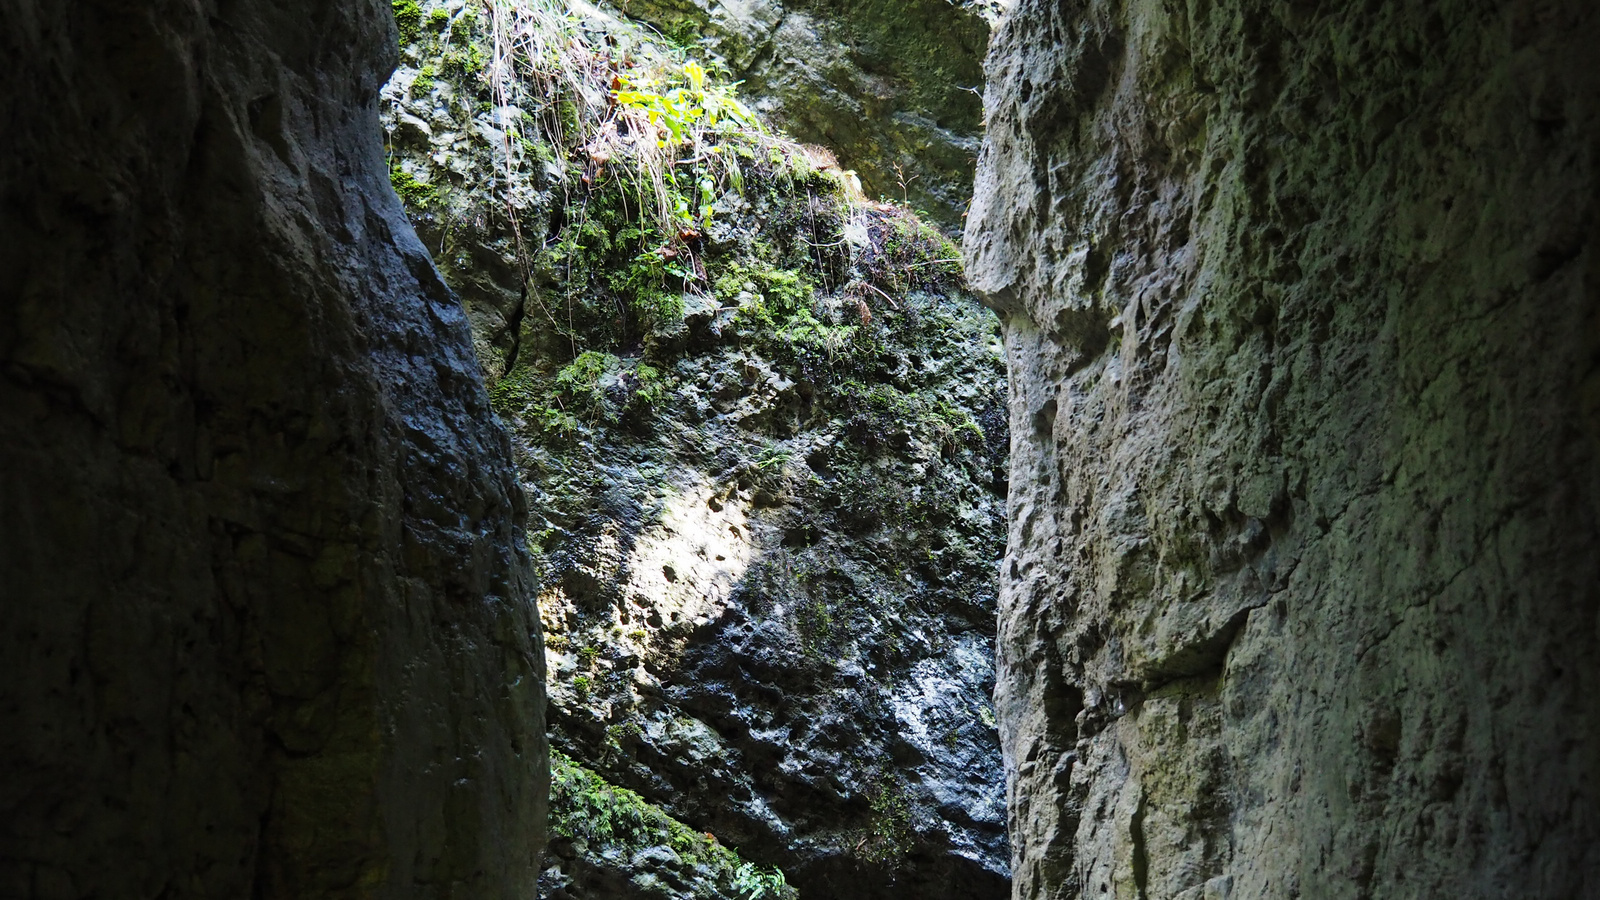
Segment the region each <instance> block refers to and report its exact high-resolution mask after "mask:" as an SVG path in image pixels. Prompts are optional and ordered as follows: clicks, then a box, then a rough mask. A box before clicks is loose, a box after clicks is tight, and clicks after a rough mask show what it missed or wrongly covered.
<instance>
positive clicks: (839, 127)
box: [616, 0, 1010, 225]
mask: <svg viewBox="0 0 1600 900" xmlns="http://www.w3.org/2000/svg"><path fill="white" fill-rule="evenodd" d="M1009 3H1010V0H961V2H952V0H865V2H863V0H850V2H844V0H619V2H617V4H616V5H617V6H618V7H619V8H621V9H622V10H623V11H624V12H626V13H628V14H629V15H631V16H637V17H639V18H641V19H644V20H646V21H648V22H650V23H652V24H654V25H656V26H657V27H659V28H660V29H661V30H662V31H663V32H665V33H667V34H668V35H670V36H672V37H674V38H676V39H678V40H680V41H683V42H685V43H698V44H700V45H702V46H704V47H705V48H706V49H708V50H710V51H712V52H713V53H715V54H716V55H717V56H718V57H719V58H720V59H722V60H723V61H724V63H725V64H726V65H727V67H728V69H729V70H730V71H731V72H732V73H733V75H734V77H735V78H739V79H742V80H743V81H744V91H745V93H746V94H748V95H750V96H751V97H753V98H756V99H757V102H758V104H759V105H760V106H761V107H762V109H763V111H764V112H766V113H767V114H768V115H769V116H770V117H771V118H772V119H773V121H774V122H776V123H777V124H779V125H781V126H783V127H784V128H785V129H786V130H787V131H788V132H789V133H790V134H792V135H793V136H794V137H796V138H797V139H799V140H802V141H809V142H812V143H815V144H821V145H824V146H826V147H828V148H829V149H830V150H832V151H834V152H835V153H837V154H838V157H839V163H840V165H841V166H842V167H844V168H846V169H853V170H857V171H858V172H859V173H860V178H861V182H862V186H863V188H865V190H866V192H867V195H868V196H869V197H877V196H879V195H885V196H889V197H892V198H894V199H896V200H905V201H908V202H909V203H911V204H912V205H913V206H916V207H918V208H920V209H926V210H927V211H928V212H929V213H930V214H931V215H933V216H935V217H937V218H938V219H940V220H943V221H944V222H946V223H947V224H953V225H959V224H960V223H961V216H962V215H963V214H964V213H965V212H966V208H967V201H968V200H969V199H970V197H971V196H972V167H973V162H974V160H975V158H976V157H977V154H978V144H979V138H980V136H981V134H982V131H983V104H982V102H981V100H982V98H981V96H980V92H981V87H982V84H983V71H982V63H983V52H984V47H985V46H986V45H987V43H988V39H989V30H990V25H991V22H992V21H993V20H994V19H995V17H997V16H998V15H999V12H1000V10H1001V9H1002V8H1003V7H1005V6H1008V5H1009Z"/></svg>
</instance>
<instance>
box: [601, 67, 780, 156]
mask: <svg viewBox="0 0 1600 900" xmlns="http://www.w3.org/2000/svg"><path fill="white" fill-rule="evenodd" d="M682 73H683V77H684V80H685V82H686V83H685V84H684V85H682V86H679V87H671V88H667V89H666V90H662V91H656V90H652V89H651V88H653V87H656V86H658V85H656V84H652V83H650V82H642V83H637V84H636V83H635V82H634V79H631V78H629V77H626V76H619V78H618V81H619V83H620V85H621V86H620V87H619V88H618V89H617V90H616V92H615V95H616V98H617V104H618V105H619V106H622V107H625V108H628V109H637V110H640V111H641V112H644V113H645V114H646V116H647V117H648V119H649V122H650V124H651V125H655V126H658V127H659V128H661V129H662V135H661V137H660V140H659V143H658V146H660V147H668V146H671V145H673V144H681V143H684V142H690V143H694V144H699V143H700V142H701V141H702V140H703V138H704V135H705V132H708V131H715V130H718V129H719V128H724V127H726V126H729V125H731V126H733V127H735V128H741V129H750V130H754V131H759V130H760V129H761V123H760V122H759V121H758V120H757V119H756V117H755V113H753V112H751V111H750V109H749V107H747V106H745V105H744V104H743V103H740V102H739V99H738V98H737V97H736V96H734V88H735V87H737V86H738V82H733V83H732V84H720V85H713V84H711V83H710V82H709V81H708V80H707V73H706V70H705V67H704V66H702V65H700V64H699V63H697V62H692V61H691V62H686V63H684V64H683V69H682ZM641 88H643V89H641Z"/></svg>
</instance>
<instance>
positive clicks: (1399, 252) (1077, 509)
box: [966, 0, 1600, 900]
mask: <svg viewBox="0 0 1600 900" xmlns="http://www.w3.org/2000/svg"><path fill="white" fill-rule="evenodd" d="M1597 42H1600V8H1597V7H1595V6H1594V5H1593V4H1591V3H1587V2H1581V0H1567V2H1560V0H1557V2H1545V3H1534V2H1507V3H1489V2H1449V3H1440V4H1401V3H1387V4H1351V3H1343V2H1337V3H1336V2H1265V0H1263V2H1247V0H1229V2H1222V3H1214V4H1190V5H1189V6H1187V7H1185V6H1183V5H1181V4H1179V5H1176V6H1175V5H1172V4H1165V5H1163V4H1148V3H1146V4H1124V3H1117V2H1109V0H1091V2H1086V3H1075V4H1061V3H1055V2H1046V0H1022V2H1021V3H1020V4H1019V6H1018V8H1017V9H1016V10H1015V12H1014V13H1013V15H1012V17H1011V18H1010V19H1009V20H1008V21H1007V22H1006V23H1005V24H1004V25H1003V26H1002V29H1001V30H1000V31H999V33H998V34H997V36H996V39H995V42H994V44H993V47H992V50H991V56H990V59H989V62H988V77H989V83H988V100H987V106H988V116H989V131H988V137H987V139H986V140H987V143H986V146H985V150H984V155H983V157H982V159H981V162H980V167H979V176H978V185H977V195H976V199H975V201H974V206H973V212H972V216H971V219H970V221H969V223H968V227H967V236H966V248H967V251H968V255H969V266H970V268H969V277H970V278H971V279H972V282H973V284H974V286H975V287H976V288H978V289H979V290H980V291H981V292H982V293H983V294H984V295H985V296H986V297H987V298H988V300H989V302H990V303H991V304H992V305H993V306H994V307H995V308H996V309H998V310H999V311H1000V313H1001V315H1002V317H1003V319H1004V322H1005V336H1006V344H1007V348H1008V350H1007V352H1008V359H1009V364H1010V371H1011V379H1012V380H1011V385H1012V401H1011V424H1012V433H1013V435H1014V443H1013V456H1012V464H1011V465H1012V475H1011V495H1010V498H1011V499H1010V546H1009V550H1008V553H1007V558H1006V561H1005V564H1004V566H1003V568H1002V588H1001V598H1002V599H1001V613H1000V638H999V640H1000V659H999V667H998V680H999V687H998V690H997V707H998V713H999V717H1000V723H1001V733H1002V741H1003V744H1004V748H1005V754H1006V765H1007V772H1008V776H1009V781H1010V786H1009V792H1010V793H1009V797H1010V815H1011V835H1012V842H1013V847H1014V854H1015V856H1014V864H1015V874H1016V882H1015V884H1016V894H1015V896H1017V897H1018V898H1029V900H1032V898H1044V897H1050V898H1068V897H1071V898H1077V897H1118V898H1179V897H1181V898H1201V897H1204V898H1220V897H1231V898H1234V900H1243V898H1285V897H1298V896H1304V897H1328V898H1343V897H1350V898H1355V897H1400V896H1408V897H1501V896H1519V897H1540V898H1569V897H1588V896H1595V895H1596V894H1597V893H1600V841H1597V837H1600V828H1597V821H1596V819H1597V815H1600V813H1597V811H1600V782H1597V780H1596V779H1597V772H1600V769H1597V761H1600V750H1597V748H1600V709H1597V702H1600V701H1597V698H1600V652H1597V651H1600V648H1597V643H1600V635H1597V624H1600V623H1597V609H1600V541H1597V537H1600V535H1597V515H1600V466H1597V453H1600V369H1597V362H1600V241H1597V231H1596V228H1597V215H1596V214H1597V212H1600V210H1597V205H1596V197H1597V184H1600V183H1597V180H1596V167H1597V161H1600V155H1597V146H1600V120H1597V111H1600V110H1597V106H1600V82H1597V76H1600V69H1597V68H1596V67H1595V65H1594V62H1593V52H1594V47H1595V46H1596V45H1597Z"/></svg>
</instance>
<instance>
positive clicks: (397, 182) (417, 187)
mask: <svg viewBox="0 0 1600 900" xmlns="http://www.w3.org/2000/svg"><path fill="white" fill-rule="evenodd" d="M389 183H390V184H391V185H393V186H394V192H395V193H396V194H399V195H400V199H401V200H404V201H405V202H406V204H407V205H408V206H411V207H413V208H415V209H427V208H428V207H430V206H433V205H434V204H435V203H438V202H439V189H438V188H436V187H434V186H433V185H431V184H425V183H423V182H421V181H418V180H417V177H416V176H415V175H412V174H411V173H410V172H407V171H404V170H403V169H399V168H394V169H390V170H389Z"/></svg>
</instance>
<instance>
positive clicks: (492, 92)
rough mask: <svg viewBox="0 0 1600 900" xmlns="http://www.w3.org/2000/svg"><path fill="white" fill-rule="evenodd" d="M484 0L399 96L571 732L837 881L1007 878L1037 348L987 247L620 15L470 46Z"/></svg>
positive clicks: (954, 885) (754, 841)
mask: <svg viewBox="0 0 1600 900" xmlns="http://www.w3.org/2000/svg"><path fill="white" fill-rule="evenodd" d="M438 9H445V10H453V9H454V8H452V7H449V6H441V5H437V4H433V5H430V4H424V5H423V21H424V22H425V23H426V22H431V21H432V19H433V15H434V11H436V10H438ZM466 9H467V8H461V10H460V11H452V12H450V13H449V15H450V16H451V18H450V23H452V24H450V25H447V26H446V27H445V28H443V29H440V30H429V29H428V28H423V29H421V30H420V36H419V38H418V40H417V41H415V42H413V43H411V44H410V45H408V46H406V47H405V48H403V51H402V55H403V59H404V65H402V67H401V69H400V70H399V71H398V72H397V73H396V75H395V78H394V80H393V81H391V83H390V85H389V87H388V88H387V89H386V97H387V99H388V104H387V111H386V113H385V116H386V119H385V121H386V123H387V125H388V126H389V129H390V132H389V133H390V146H391V148H392V151H393V156H392V166H393V168H394V170H395V171H397V172H401V173H405V175H406V176H407V177H409V178H410V179H412V180H413V181H414V182H415V183H416V184H418V185H426V186H428V188H429V190H428V191H426V192H424V193H422V194H421V196H423V197H424V198H425V202H413V203H412V207H411V212H412V215H413V219H414V221H415V222H416V224H417V227H418V231H419V233H420V234H422V235H423V237H424V239H425V240H426V241H427V242H428V243H429V244H430V246H431V247H433V248H434V249H435V250H436V251H438V257H439V264H440V267H441V269H442V270H443V271H444V273H445V275H446V278H447V279H448V280H449V281H450V282H451V284H452V285H453V286H455V287H456V288H457V290H458V291H459V292H460V293H461V295H462V298H463V300H464V302H465V303H466V305H467V306H468V308H469V310H470V314H471V317H472V320H473V323H474V333H475V339H476V340H477V343H478V347H479V351H480V353H481V354H482V357H483V362H484V368H485V370H486V373H487V374H488V376H489V377H490V379H491V382H492V387H491V396H492V399H493V402H494V405H495V407H496V409H497V410H498V411H499V413H500V415H501V416H502V418H503V419H504V420H505V421H506V422H507V424H508V425H509V426H510V427H511V428H512V430H513V433H514V435H515V438H514V443H515V445H516V450H517V453H518V458H519V466H520V469H521V471H522V476H523V480H524V486H525V487H526V489H527V490H528V492H529V496H530V521H529V534H530V540H531V541H532V545H533V549H534V551H535V554H536V557H537V558H538V559H539V560H540V561H541V563H542V567H543V580H542V583H543V590H542V593H541V599H542V602H543V604H544V605H543V607H542V609H543V610H544V616H545V632H546V636H547V641H548V647H549V654H548V659H549V662H550V664H551V666H552V667H553V668H552V674H551V685H550V688H551V696H552V700H553V706H552V711H551V712H552V721H553V726H554V732H553V735H552V739H553V742H554V743H555V744H556V745H557V746H558V747H561V748H562V749H564V750H565V752H567V753H568V754H570V756H571V757H572V758H573V759H574V760H578V761H579V762H580V764H581V765H582V766H583V767H585V768H586V769H588V770H590V771H592V772H593V773H595V776H596V777H599V778H603V779H604V780H605V781H606V782H608V783H610V784H612V785H615V786H618V787H626V788H628V789H630V790H633V791H637V792H638V794H639V795H640V796H641V797H642V798H643V801H644V802H648V803H650V804H654V805H656V806H658V807H659V808H660V809H661V810H662V811H663V814H664V815H667V816H670V817H673V818H675V819H677V820H679V821H681V822H683V823H687V825H688V826H690V827H693V828H694V829H696V831H700V832H706V831H709V832H711V833H713V834H715V835H716V836H717V838H718V839H719V840H721V841H723V842H725V843H726V844H728V845H730V846H734V847H737V848H738V850H739V852H740V853H741V854H743V855H744V858H746V859H748V860H751V861H752V863H759V864H760V865H763V866H774V865H776V866H780V867H782V870H783V871H784V872H785V873H787V876H788V878H789V881H790V882H791V883H792V884H793V885H794V886H795V887H796V888H798V889H799V890H800V892H801V893H802V894H808V895H810V896H815V897H827V896H851V897H862V898H870V897H879V896H881V897H890V896H896V897H898V896H906V895H907V894H908V893H909V894H911V895H915V896H919V897H926V898H940V897H950V898H956V897H960V898H975V897H996V898H998V897H1002V896H1005V895H1006V893H1007V892H1008V886H1007V885H1008V882H1007V878H1008V872H1007V851H1006V848H1005V832H1004V816H1003V812H1002V794H1001V790H1000V784H999V781H998V779H997V777H996V776H997V773H998V772H999V769H1000V761H999V757H998V743H997V739H996V736H995V732H994V730H993V721H994V720H993V716H992V713H991V712H990V711H989V708H988V696H989V692H990V689H991V677H992V675H991V672H992V669H991V662H990V660H991V655H992V639H993V638H992V619H993V615H994V602H995V565H996V562H997V560H998V557H999V554H1000V550H1001V539H1002V538H1001V536H1002V534H1003V524H1004V523H1003V519H1002V508H1003V498H1004V493H1005V484H1004V480H1003V471H1004V461H1005V453H1006V446H1007V441H1008V438H1007V434H1006V424H1005V417H1004V415H1003V414H1002V412H1001V411H1002V409H1003V402H1004V401H1003V397H1004V381H1005V375H1004V367H1003V364H1002V361H1001V357H1000V349H999V344H998V339H997V323H996V321H995V319H994V318H993V316H992V315H991V314H989V313H988V312H986V311H985V310H983V309H982V308H981V307H980V306H978V305H977V304H976V303H975V302H974V300H973V299H972V297H971V296H970V294H969V293H968V292H967V291H966V288H965V286H964V284H963V281H962V276H961V272H960V265H959V254H958V252H957V250H956V248H955V247H954V246H952V245H951V243H950V242H949V241H948V240H947V239H946V238H945V237H944V236H943V235H942V234H941V233H940V232H939V230H938V229H936V228H934V227H932V226H930V225H927V224H925V223H923V222H921V221H919V220H918V219H917V217H916V216H914V215H913V214H911V213H909V212H907V211H906V210H905V209H903V208H901V207H897V206H893V205H888V204H875V203H868V202H866V201H864V200H863V199H862V197H861V195H860V194H859V192H858V191H856V190H855V189H854V187H853V185H851V184H850V183H849V180H848V179H847V178H845V177H844V176H843V175H842V173H840V172H838V171H837V168H836V167H830V166H829V165H828V164H827V160H826V159H822V158H820V157H819V156H818V154H817V153H816V152H815V151H808V150H807V149H806V148H803V147H801V146H800V145H797V144H795V143H793V142H791V141H788V140H787V139H784V138H781V137H778V136H775V135H773V134H770V133H767V132H764V131H762V130H760V129H756V128H752V127H750V125H749V123H748V122H747V121H746V120H745V119H744V118H743V116H744V115H745V113H743V112H742V107H741V106H740V105H739V104H738V101H737V98H735V97H734V96H733V94H732V93H731V92H730V91H729V89H728V88H727V86H726V82H725V81H720V80H719V79H718V78H717V77H716V76H715V75H707V74H706V73H704V72H703V71H701V70H699V69H698V67H697V66H694V65H692V64H691V61H690V60H688V59H687V58H686V57H685V56H684V55H683V53H682V51H680V50H676V49H674V48H673V47H672V46H670V45H668V44H667V43H666V42H663V41H662V40H661V39H659V38H657V37H654V36H651V35H650V34H649V33H647V32H642V31H640V30H638V29H637V28H635V27H632V26H629V25H627V24H626V23H625V22H623V21H621V20H616V19H607V18H605V17H603V16H600V17H595V16H590V17H587V18H583V19H570V18H565V17H555V18H553V19H552V18H549V17H545V18H539V16H540V15H544V14H545V13H548V12H549V7H539V8H538V10H543V11H544V12H543V13H539V12H538V10H536V11H535V13H533V14H528V15H525V16H524V17H523V18H516V17H515V16H516V15H518V14H515V13H513V12H512V11H510V10H509V9H508V7H507V6H505V5H501V6H497V7H496V8H495V15H494V16H488V15H480V16H478V17H477V18H476V19H475V20H469V21H468V28H469V29H477V30H476V31H471V32H469V33H470V34H474V35H476V37H475V38H474V40H475V41H477V42H478V43H479V44H482V45H485V46H487V45H488V44H489V42H488V40H487V38H488V34H489V29H491V28H493V27H496V26H497V24H498V25H499V26H501V27H503V26H504V23H505V22H506V21H508V20H511V21H516V22H522V23H525V24H527V25H528V26H529V27H530V28H555V29H558V30H560V31H561V32H562V34H563V35H564V37H563V38H562V39H561V40H549V41H545V42H544V43H543V44H539V41H538V40H535V39H531V38H530V39H529V40H528V41H527V42H526V44H527V46H529V47H532V46H534V45H535V44H539V45H540V46H543V47H545V48H546V49H545V50H542V51H538V53H537V54H536V53H534V52H532V51H528V52H524V51H521V50H519V51H517V53H519V54H522V55H520V56H514V57H513V58H512V59H511V62H512V63H514V64H515V65H516V66H517V67H518V69H517V71H518V77H517V79H515V80H514V81H512V82H510V83H507V82H505V81H501V82H498V83H497V82H496V79H495V73H496V72H497V71H498V69H497V66H498V65H500V63H501V60H497V59H495V58H493V54H492V53H491V54H490V57H489V58H488V60H487V62H486V63H485V67H484V70H483V71H482V72H480V73H477V74H474V73H473V72H471V71H462V70H459V69H456V70H451V69H448V68H447V67H445V66H443V65H442V64H441V58H442V55H443V54H445V53H447V52H467V53H468V56H469V57H470V55H471V54H470V51H462V50H461V48H460V46H459V45H455V44H452V43H451V42H450V41H449V40H448V39H447V37H446V35H449V34H454V33H455V31H456V28H455V25H454V24H453V23H456V22H460V21H462V17H463V16H464V14H465V10H466ZM506 43H507V42H505V41H502V45H504V44H506ZM513 43H514V42H513ZM452 47H453V48H454V50H450V49H447V48H452ZM543 54H554V56H551V55H543ZM551 59H559V61H560V69H559V73H557V72H555V70H541V69H540V68H539V67H540V65H541V63H540V60H546V61H549V60H551ZM542 71H544V73H545V74H541V72H542ZM574 72H576V73H588V74H583V75H582V76H581V77H576V76H573V75H572V73H574ZM424 73H434V74H431V77H430V78H429V79H426V80H425V79H424ZM541 79H545V80H543V81H541ZM419 82H420V84H421V86H420V87H419ZM596 85H598V86H599V87H598V88H596ZM684 110H701V113H699V114H696V115H689V114H685V113H684V112H683V111H684ZM673 116H677V117H679V118H678V120H673V119H671V118H670V117H673ZM714 116H715V117H717V118H718V119H719V120H720V124H717V125H712V124H711V123H710V120H711V119H712V118H713V117H714ZM819 162H820V163H822V164H821V165H819ZM399 177H400V176H397V179H399ZM399 183H401V184H404V185H406V186H408V188H409V187H410V185H411V184H412V182H411V181H404V180H401V181H400V182H399ZM412 193H413V194H416V193H418V192H417V191H415V190H412ZM408 196H409V195H408ZM562 802H564V801H562V800H561V797H560V795H559V794H558V796H557V798H556V804H557V806H556V813H555V815H556V817H557V822H558V823H559V822H560V821H561V816H562V815H563V812H562V807H561V803H562ZM569 812H570V810H569ZM559 827H560V826H559V825H558V830H559ZM638 838H639V836H638V835H633V836H632V837H629V838H628V841H635V842H637V839H638ZM618 840H620V838H619V839H618ZM580 843H581V845H582V846H580ZM651 846H652V847H653V848H654V849H651V848H650V847H643V846H633V845H632V844H628V843H627V842H623V843H617V842H616V841H612V840H609V839H602V838H599V837H595V836H592V835H591V836H589V837H586V838H583V840H582V841H581V842H580V841H578V840H577V839H576V838H573V839H572V840H571V841H570V842H569V843H568V844H563V845H562V847H561V848H560V849H561V850H562V853H558V854H556V855H555V856H554V857H552V864H554V865H555V866H556V867H557V868H558V869H559V870H560V872H561V873H563V874H561V875H560V876H559V877H557V876H556V875H552V879H554V880H555V881H560V882H562V883H563V884H564V885H565V887H563V888H562V890H565V891H567V892H568V893H569V894H570V895H572V896H613V895H615V894H613V893H607V892H615V891H623V892H626V891H635V890H641V888H640V887H639V885H641V884H645V883H648V884H658V885H661V886H663V887H662V890H667V889H670V890H677V891H682V890H685V888H683V887H682V885H681V884H680V885H677V886H673V883H672V880H673V879H674V878H677V879H680V880H681V879H683V878H686V877H688V876H686V875H684V871H685V869H684V864H683V862H682V860H681V858H680V857H681V853H679V852H678V851H677V850H676V849H675V848H673V847H672V845H671V842H670V841H662V842H658V843H657V844H654V845H651ZM647 850H648V851H649V852H645V851H647ZM563 853H564V854H565V855H562V854H563ZM689 868H693V867H692V866H690V867H689ZM674 873H676V874H674ZM644 876H649V877H644ZM641 879H642V880H641ZM651 879H657V881H652V880H651ZM683 883H685V884H687V883H689V882H683ZM603 885H609V887H603ZM628 885H632V887H627V886H628ZM653 889H654V888H652V890H653ZM718 890H722V888H719V889H718ZM586 891H587V892H588V893H585V892H586ZM621 895H625V893H624V894H621ZM668 895H670V894H663V895H662V896H668ZM706 896H710V895H706Z"/></svg>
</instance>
